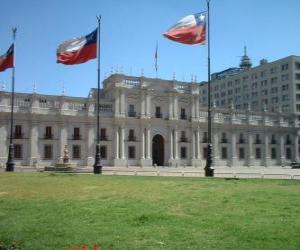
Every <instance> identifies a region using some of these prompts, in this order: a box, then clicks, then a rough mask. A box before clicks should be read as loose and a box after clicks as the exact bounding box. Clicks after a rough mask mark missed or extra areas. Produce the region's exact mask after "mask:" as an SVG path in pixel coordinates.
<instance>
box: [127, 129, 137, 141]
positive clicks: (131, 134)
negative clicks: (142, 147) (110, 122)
mask: <svg viewBox="0 0 300 250" xmlns="http://www.w3.org/2000/svg"><path fill="white" fill-rule="evenodd" d="M135 140H136V139H135V136H134V129H129V133H128V141H135Z"/></svg>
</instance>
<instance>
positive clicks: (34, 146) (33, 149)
mask: <svg viewBox="0 0 300 250" xmlns="http://www.w3.org/2000/svg"><path fill="white" fill-rule="evenodd" d="M29 133H30V137H29V150H28V151H29V152H28V164H29V165H30V166H37V163H38V159H39V152H38V142H39V138H38V135H39V131H38V123H36V122H33V123H32V124H31V128H30V131H29Z"/></svg>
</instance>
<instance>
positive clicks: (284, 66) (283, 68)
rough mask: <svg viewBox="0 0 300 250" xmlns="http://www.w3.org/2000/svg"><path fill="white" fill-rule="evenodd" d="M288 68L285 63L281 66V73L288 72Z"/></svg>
mask: <svg viewBox="0 0 300 250" xmlns="http://www.w3.org/2000/svg"><path fill="white" fill-rule="evenodd" d="M288 68H289V65H288V64H287V63H286V64H282V65H281V71H284V70H288Z"/></svg>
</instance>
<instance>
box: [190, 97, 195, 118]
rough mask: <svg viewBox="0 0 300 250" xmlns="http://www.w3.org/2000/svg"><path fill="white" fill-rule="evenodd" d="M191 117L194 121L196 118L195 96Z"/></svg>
mask: <svg viewBox="0 0 300 250" xmlns="http://www.w3.org/2000/svg"><path fill="white" fill-rule="evenodd" d="M191 116H192V119H195V117H196V104H195V96H193V95H192V105H191Z"/></svg>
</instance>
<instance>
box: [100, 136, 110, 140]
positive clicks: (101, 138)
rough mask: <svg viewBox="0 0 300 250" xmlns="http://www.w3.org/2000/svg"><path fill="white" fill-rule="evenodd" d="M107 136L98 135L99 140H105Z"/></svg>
mask: <svg viewBox="0 0 300 250" xmlns="http://www.w3.org/2000/svg"><path fill="white" fill-rule="evenodd" d="M107 140H108V139H107V136H106V135H100V141H107Z"/></svg>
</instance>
